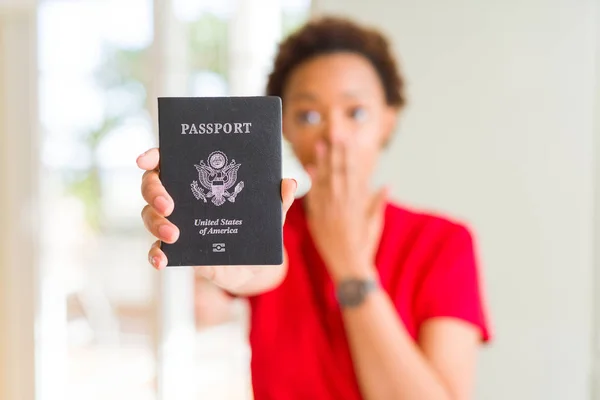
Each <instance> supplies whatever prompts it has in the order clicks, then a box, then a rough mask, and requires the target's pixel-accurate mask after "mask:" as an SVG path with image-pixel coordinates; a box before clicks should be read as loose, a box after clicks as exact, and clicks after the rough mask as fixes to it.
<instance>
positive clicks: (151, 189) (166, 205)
mask: <svg viewBox="0 0 600 400" xmlns="http://www.w3.org/2000/svg"><path fill="white" fill-rule="evenodd" d="M142 197H143V198H144V200H146V203H148V204H150V205H151V206H152V207H153V208H154V209H155V210H156V211H157V212H158V213H159V214H160V215H163V216H165V217H168V216H169V215H171V213H172V212H173V209H174V207H175V202H174V201H173V199H172V198H171V196H169V194H168V193H167V190H166V189H165V187H164V186H163V184H162V182H161V181H160V178H159V177H158V172H156V171H146V172H144V176H143V177H142Z"/></svg>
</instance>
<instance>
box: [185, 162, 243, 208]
mask: <svg viewBox="0 0 600 400" xmlns="http://www.w3.org/2000/svg"><path fill="white" fill-rule="evenodd" d="M240 166H241V164H237V163H236V162H235V160H233V159H232V160H231V162H230V163H228V160H227V156H226V155H225V153H223V152H222V151H213V152H212V153H210V155H209V156H208V158H207V160H206V163H205V162H204V160H202V161H200V164H195V165H194V167H196V171H198V181H193V182H192V184H191V187H192V193H193V194H194V197H195V198H196V200H202V201H204V202H205V203H207V202H208V199H211V201H212V202H213V204H214V205H216V206H220V205H223V203H225V200H226V199H227V200H229V201H230V202H232V203H234V202H235V198H236V197H237V195H238V194H239V193H240V192H241V191H242V189H243V188H244V182H242V181H240V182H239V183H238V184H237V185H236V186H235V188H234V189H233V192H231V193H230V192H229V189H231V188H232V187H233V185H235V182H236V181H237V174H238V170H239V169H240ZM198 182H200V185H202V187H203V188H204V189H206V190H207V193H205V192H204V190H202V187H200V185H198Z"/></svg>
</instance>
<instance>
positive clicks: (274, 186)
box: [137, 97, 297, 290]
mask: <svg viewBox="0 0 600 400" xmlns="http://www.w3.org/2000/svg"><path fill="white" fill-rule="evenodd" d="M159 138H160V139H159V141H160V151H159V149H151V150H149V151H147V152H146V153H144V154H142V155H141V156H140V157H138V160H137V163H138V166H139V167H140V168H142V169H144V170H146V172H145V173H144V176H143V178H142V195H143V197H144V199H145V200H146V202H147V203H148V205H147V206H146V207H145V208H144V210H143V212H142V217H143V220H144V224H145V226H146V228H147V229H148V230H149V231H150V232H151V233H152V234H153V235H154V236H155V237H156V238H157V239H158V241H157V242H155V243H154V244H153V245H152V247H151V249H150V252H149V261H150V263H151V264H152V265H153V266H154V267H155V268H157V269H162V268H164V267H167V266H197V267H200V273H202V274H203V275H205V276H206V277H207V278H209V279H211V280H213V281H214V282H215V283H216V284H217V285H219V286H222V287H224V288H226V289H239V288H241V287H243V286H244V285H245V283H247V282H249V281H250V280H252V281H253V286H254V285H255V284H258V285H259V286H261V289H262V288H264V286H270V285H271V284H276V283H277V280H278V279H279V278H280V277H283V276H284V273H285V271H283V269H284V268H265V266H276V265H282V264H284V249H283V237H282V226H283V221H284V219H285V215H286V213H287V211H288V209H289V207H290V206H291V204H292V202H293V199H294V193H295V190H296V186H297V184H296V182H295V181H294V180H290V179H282V177H281V101H280V99H279V98H276V97H222V98H160V99H159ZM231 266H237V267H236V268H229V267H231ZM243 266H245V267H243ZM258 273H260V274H261V275H262V277H261V278H262V279H259V281H261V282H255V281H257V279H255V278H256V275H257V274H258ZM248 289H249V290H251V289H252V288H248Z"/></svg>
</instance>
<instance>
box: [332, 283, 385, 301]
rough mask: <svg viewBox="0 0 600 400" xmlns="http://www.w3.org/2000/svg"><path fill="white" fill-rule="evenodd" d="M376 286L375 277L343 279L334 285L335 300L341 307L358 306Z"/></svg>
mask: <svg viewBox="0 0 600 400" xmlns="http://www.w3.org/2000/svg"><path fill="white" fill-rule="evenodd" d="M377 287H378V284H377V281H376V280H375V279H355V278H350V279H344V280H342V281H340V282H338V284H337V286H336V297H337V301H338V303H339V305H340V306H341V307H343V308H349V307H356V306H359V305H360V304H362V302H363V301H364V300H365V298H366V297H367V294H369V293H370V292H372V291H374V290H375V289H377Z"/></svg>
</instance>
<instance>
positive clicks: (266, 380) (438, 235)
mask: <svg viewBox="0 0 600 400" xmlns="http://www.w3.org/2000/svg"><path fill="white" fill-rule="evenodd" d="M284 242H285V247H286V250H287V253H288V259H289V269H288V273H287V277H286V278H285V280H284V281H283V283H282V284H281V285H280V286H279V287H278V288H276V289H274V290H272V291H270V292H267V293H263V294H261V295H258V296H253V297H251V298H250V307H251V330H250V346H251V349H252V361H251V372H252V385H253V390H254V395H255V399H256V400H267V399H268V400H271V399H273V400H287V399H302V400H305V399H311V400H321V399H323V400H325V399H327V400H328V399H344V400H355V399H360V398H361V396H360V392H359V388H358V382H357V378H356V376H355V374H354V370H353V366H352V360H351V355H350V349H349V347H348V343H347V338H346V332H345V330H344V326H343V321H342V315H341V312H340V309H339V307H338V305H337V303H336V300H335V291H334V286H333V284H332V281H331V279H330V277H329V275H328V273H327V271H326V269H325V266H324V264H323V261H322V259H321V258H320V256H319V254H318V252H317V250H316V248H315V246H314V243H313V241H312V239H311V235H310V233H309V231H308V228H307V224H306V218H305V213H304V207H303V204H302V200H301V199H298V200H296V201H295V202H294V204H293V205H292V207H291V208H290V210H289V212H288V215H287V219H286V223H285V227H284ZM473 247H474V246H473V242H472V239H471V235H470V234H469V232H468V230H467V229H466V228H465V227H464V226H462V225H460V224H457V223H455V222H451V221H450V220H448V219H445V218H442V217H439V216H433V215H429V214H423V213H417V212H414V211H410V210H408V209H404V208H400V207H398V206H395V205H391V204H389V205H388V206H387V207H386V212H385V224H384V228H383V235H382V239H381V243H380V247H379V249H378V252H377V257H376V266H377V270H378V271H379V276H380V282H381V285H382V287H383V288H384V290H385V291H386V292H387V293H388V294H389V296H390V298H391V299H392V301H393V303H394V304H395V306H396V310H397V311H398V314H399V316H400V318H401V320H402V321H403V323H404V326H405V327H406V329H407V330H408V332H409V333H410V335H411V336H412V337H413V339H415V340H416V339H417V337H418V331H419V327H420V326H421V324H422V323H423V322H424V321H425V320H426V319H428V318H432V317H441V316H444V317H455V318H459V319H461V320H465V321H468V322H470V323H472V324H473V325H475V326H476V327H477V328H478V329H479V330H480V331H481V337H482V340H484V341H487V340H488V339H489V337H490V335H489V330H488V326H487V323H486V316H485V312H484V310H485V308H484V302H483V298H482V295H481V287H480V283H479V276H478V275H479V274H478V270H477V265H476V255H475V252H474V248H473Z"/></svg>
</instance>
